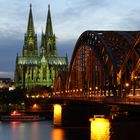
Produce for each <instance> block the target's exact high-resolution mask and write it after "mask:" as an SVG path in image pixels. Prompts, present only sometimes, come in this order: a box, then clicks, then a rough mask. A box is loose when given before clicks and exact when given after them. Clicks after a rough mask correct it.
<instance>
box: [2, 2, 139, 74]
mask: <svg viewBox="0 0 140 140" xmlns="http://www.w3.org/2000/svg"><path fill="white" fill-rule="evenodd" d="M30 3H32V10H33V17H34V25H35V31H36V33H37V35H38V47H39V46H40V34H41V32H42V29H43V30H45V26H46V18H47V11H48V4H50V6H51V15H52V23H53V30H54V33H55V34H56V37H57V49H58V54H59V55H61V56H65V54H66V53H68V56H69V58H70V57H71V55H72V52H73V48H74V45H75V43H76V40H77V39H78V37H79V36H80V34H81V33H82V32H84V31H85V30H139V29H140V1H139V0H0V77H13V72H14V70H15V58H16V55H17V53H18V54H19V55H21V53H22V47H23V41H24V34H25V32H26V30H27V21H28V14H29V5H30ZM69 61H70V60H69Z"/></svg>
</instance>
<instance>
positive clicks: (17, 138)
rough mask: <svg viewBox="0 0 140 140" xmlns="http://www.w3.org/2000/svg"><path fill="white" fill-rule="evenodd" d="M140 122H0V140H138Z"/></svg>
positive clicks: (139, 137)
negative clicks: (69, 124) (73, 124)
mask: <svg viewBox="0 0 140 140" xmlns="http://www.w3.org/2000/svg"><path fill="white" fill-rule="evenodd" d="M139 139H140V122H117V123H116V122H115V123H110V122H109V121H108V120H106V119H104V120H96V121H93V123H92V124H91V126H90V128H87V127H59V128H56V127H54V126H53V123H52V122H51V121H41V122H24V123H23V122H10V123H6V122H0V140H139Z"/></svg>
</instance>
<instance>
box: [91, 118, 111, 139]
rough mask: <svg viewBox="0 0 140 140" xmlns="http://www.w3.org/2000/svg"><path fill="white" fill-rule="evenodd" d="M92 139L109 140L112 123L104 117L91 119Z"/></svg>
mask: <svg viewBox="0 0 140 140" xmlns="http://www.w3.org/2000/svg"><path fill="white" fill-rule="evenodd" d="M90 121H91V123H90V133H91V134H90V136H91V138H90V140H109V139H110V135H109V134H110V133H109V129H110V123H109V120H107V119H104V118H96V119H90Z"/></svg>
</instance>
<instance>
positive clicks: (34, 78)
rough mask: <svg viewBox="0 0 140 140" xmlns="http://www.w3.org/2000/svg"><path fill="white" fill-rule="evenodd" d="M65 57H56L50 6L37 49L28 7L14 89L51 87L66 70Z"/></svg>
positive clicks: (17, 60)
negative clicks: (25, 28) (26, 24)
mask: <svg viewBox="0 0 140 140" xmlns="http://www.w3.org/2000/svg"><path fill="white" fill-rule="evenodd" d="M67 67H68V58H67V55H66V56H64V57H60V56H58V55H57V48H56V37H55V34H54V33H53V28H52V20H51V12H50V5H49V6H48V15H47V22H46V30H45V33H43V32H42V36H41V45H40V48H39V49H38V47H37V34H36V33H35V28H34V20H33V15H32V6H31V5H30V10H29V18H28V26H27V32H26V33H25V36H24V45H23V51H22V56H18V55H17V57H16V68H15V83H16V87H21V88H27V89H31V88H32V87H34V86H47V87H50V86H53V84H54V81H55V78H56V77H57V75H58V73H59V72H61V71H65V70H67Z"/></svg>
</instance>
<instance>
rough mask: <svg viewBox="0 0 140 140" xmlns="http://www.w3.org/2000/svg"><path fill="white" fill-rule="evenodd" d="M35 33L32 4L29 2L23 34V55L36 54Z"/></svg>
mask: <svg viewBox="0 0 140 140" xmlns="http://www.w3.org/2000/svg"><path fill="white" fill-rule="evenodd" d="M37 55H38V49H37V35H36V34H35V29H34V21H33V15H32V5H31V4H30V11H29V18H28V26H27V33H25V36H24V46H23V56H37Z"/></svg>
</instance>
